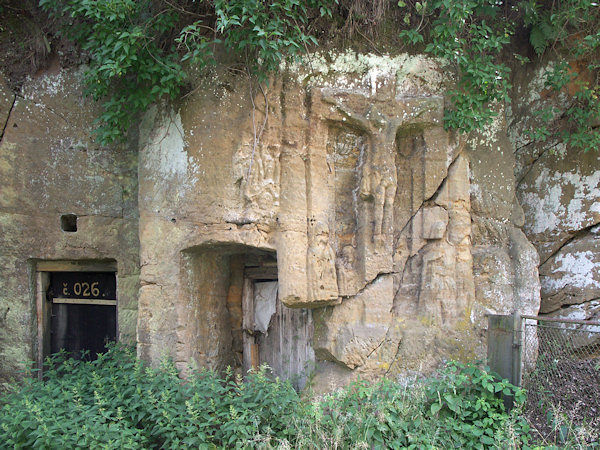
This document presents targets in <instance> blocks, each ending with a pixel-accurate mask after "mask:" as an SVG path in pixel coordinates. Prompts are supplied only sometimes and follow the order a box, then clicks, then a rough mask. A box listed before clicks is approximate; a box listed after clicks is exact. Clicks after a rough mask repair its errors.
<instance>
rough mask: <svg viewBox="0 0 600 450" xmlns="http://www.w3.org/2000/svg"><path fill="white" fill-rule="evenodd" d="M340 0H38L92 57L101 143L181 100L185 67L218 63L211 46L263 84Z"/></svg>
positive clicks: (90, 74)
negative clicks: (149, 111) (156, 106)
mask: <svg viewBox="0 0 600 450" xmlns="http://www.w3.org/2000/svg"><path fill="white" fill-rule="evenodd" d="M333 1H334V0H308V1H305V0H269V1H264V0H214V1H213V2H202V1H201V0H198V1H195V0H188V1H185V0H172V1H171V0H66V1H65V0H40V6H41V7H42V8H43V9H44V10H46V11H47V12H49V13H50V14H51V15H53V16H55V17H58V18H60V19H61V20H62V21H63V23H64V27H63V30H64V33H65V34H66V35H67V37H69V38H70V39H72V40H74V41H75V42H77V43H78V44H79V45H80V46H81V48H82V49H83V50H84V51H86V52H88V53H89V55H90V62H89V69H88V70H87V71H86V72H85V85H86V94H88V95H90V96H92V97H93V98H94V100H97V101H100V102H101V104H102V108H103V112H102V114H101V115H100V117H99V118H98V119H97V123H96V128H95V132H96V135H97V139H98V141H99V142H100V143H101V144H109V143H111V142H115V141H122V140H124V139H125V135H126V131H127V130H128V128H129V127H130V126H131V124H132V123H133V122H134V120H135V118H136V117H137V115H138V114H139V113H140V112H142V111H144V110H145V109H146V108H147V107H148V105H150V104H151V103H153V102H155V101H157V100H158V99H160V98H161V97H169V98H176V97H177V96H178V95H179V94H180V92H181V89H182V87H183V86H184V83H185V81H186V77H187V75H186V71H185V70H184V66H183V64H184V63H185V62H186V61H188V62H190V63H192V64H194V65H195V66H196V67H203V66H206V65H209V64H214V62H215V59H214V53H213V44H215V43H219V42H222V43H223V44H224V45H225V46H226V48H228V49H230V50H231V51H233V52H235V53H237V54H239V55H241V56H242V57H244V58H245V60H246V61H247V62H248V64H249V67H250V72H251V74H252V75H254V76H256V77H257V78H258V81H259V82H265V81H266V79H267V76H268V74H269V73H271V72H273V71H276V70H277V68H278V67H279V65H280V62H281V61H282V60H283V59H284V58H288V57H293V56H294V55H296V54H297V53H298V52H299V51H300V50H301V49H303V48H305V46H306V45H307V44H309V43H316V40H315V38H314V37H313V36H311V35H309V34H308V33H307V32H306V28H307V23H308V21H309V19H310V17H312V16H314V15H316V16H329V17H331V8H330V7H331V5H332V3H333Z"/></svg>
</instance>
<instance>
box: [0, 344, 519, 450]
mask: <svg viewBox="0 0 600 450" xmlns="http://www.w3.org/2000/svg"><path fill="white" fill-rule="evenodd" d="M47 365H48V367H47V370H46V372H45V376H46V380H45V381H38V380H37V379H33V378H32V379H29V380H27V381H26V382H25V383H24V384H23V385H22V386H20V387H16V386H15V388H14V390H13V392H12V393H10V394H8V395H6V396H5V397H4V398H2V406H1V407H0V442H2V443H3V444H4V446H6V447H14V448H130V449H138V448H242V447H244V448H246V447H253V448H254V447H261V448H272V447H274V446H276V445H279V444H281V445H282V446H284V447H285V446H287V448H290V447H294V448H313V449H322V448H360V447H364V448H393V449H394V448H448V447H453V448H459V447H460V448H488V447H493V446H497V447H503V448H506V447H509V446H512V447H519V446H520V445H521V444H526V443H527V439H528V428H527V426H526V425H525V424H524V422H523V419H521V418H519V416H518V415H517V414H516V413H515V412H514V411H517V412H518V409H516V410H513V413H510V414H509V413H507V412H506V411H505V409H504V404H503V401H502V398H501V397H500V394H505V395H512V396H513V397H514V399H515V403H516V404H517V405H518V406H519V405H521V404H522V402H523V399H524V394H523V392H522V391H521V390H519V389H517V388H515V387H514V386H511V385H510V384H508V383H507V382H506V380H499V379H497V378H495V377H494V376H492V375H491V374H490V373H489V371H487V370H484V369H480V368H478V367H477V366H473V365H460V364H450V365H449V366H448V367H447V368H446V369H444V371H443V372H442V374H441V378H435V379H428V380H425V381H424V382H422V383H414V384H413V385H412V386H406V385H401V384H399V383H396V382H392V381H389V380H384V381H382V382H379V383H367V382H365V381H357V382H355V383H353V384H351V385H350V386H348V387H347V388H346V389H343V390H339V391H337V392H335V393H332V394H329V395H326V396H324V397H322V398H318V399H314V400H312V401H310V400H301V399H300V397H299V396H298V394H297V393H296V392H295V391H294V389H293V388H292V386H291V385H290V383H288V382H281V381H279V380H272V379H271V378H270V377H268V376H267V371H266V368H265V367H263V368H261V369H260V370H259V371H258V372H255V373H251V374H249V375H248V376H247V377H246V379H245V380H244V381H242V380H241V379H240V378H239V377H234V376H232V374H231V373H230V372H227V373H225V374H224V376H220V375H219V374H216V373H214V372H207V371H196V372H193V373H191V374H190V376H189V377H188V378H187V379H186V380H182V379H180V378H179V377H178V373H177V370H176V369H175V367H174V365H173V364H172V363H170V362H164V363H163V364H162V365H161V366H160V367H159V368H157V369H152V368H149V367H146V366H144V365H143V364H141V363H140V362H139V361H137V360H136V358H135V354H134V350H133V349H130V348H127V347H122V346H112V347H111V348H110V349H109V350H108V352H107V353H106V354H104V355H101V356H100V357H99V358H98V360H96V361H92V362H89V361H88V362H85V361H76V360H72V359H65V357H64V354H58V355H55V356H53V357H52V358H51V359H49V360H48V362H47Z"/></svg>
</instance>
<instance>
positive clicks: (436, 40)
mask: <svg viewBox="0 0 600 450" xmlns="http://www.w3.org/2000/svg"><path fill="white" fill-rule="evenodd" d="M400 3H402V4H403V5H404V7H405V6H406V4H405V3H404V2H400ZM400 3H399V5H400ZM400 6H401V7H402V5H400ZM414 9H415V14H416V15H418V16H421V18H422V19H421V23H423V21H424V20H423V19H424V18H425V17H428V18H429V19H428V27H427V28H426V29H425V30H424V31H423V33H425V32H426V36H424V35H423V33H420V32H419V31H418V30H415V29H409V30H404V31H402V32H401V33H400V37H401V38H403V39H404V40H405V41H406V42H408V43H411V44H415V43H418V42H428V44H427V46H426V47H425V52H427V53H430V54H431V55H433V56H436V57H439V58H442V59H443V60H444V61H446V62H447V63H449V64H451V65H452V67H453V69H454V71H455V72H456V74H457V83H456V87H455V88H454V89H451V90H449V91H448V92H447V95H448V96H449V97H450V102H451V105H452V106H451V107H448V108H446V111H445V116H444V124H445V126H446V128H450V129H457V130H459V131H461V132H464V133H468V132H470V131H472V130H474V129H477V128H481V127H482V126H484V125H487V124H489V123H491V121H492V120H493V118H494V117H495V116H496V115H497V112H496V111H495V110H494V108H493V107H492V106H491V104H493V103H494V102H496V101H505V100H508V96H507V93H508V89H510V83H509V81H508V76H509V69H508V67H507V66H506V65H504V64H502V63H500V62H498V60H499V55H500V52H501V51H502V49H503V48H504V46H506V45H507V44H508V43H509V42H510V35H511V34H512V33H513V28H512V26H511V24H510V23H509V22H505V21H501V20H498V16H499V15H500V11H501V10H500V4H499V3H498V2H496V1H494V0H465V1H461V2H456V1H449V0H434V1H429V2H423V3H421V2H416V3H415V5H414ZM407 21H408V22H409V23H410V20H407Z"/></svg>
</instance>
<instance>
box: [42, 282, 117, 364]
mask: <svg viewBox="0 0 600 450" xmlns="http://www.w3.org/2000/svg"><path fill="white" fill-rule="evenodd" d="M46 297H47V301H48V302H49V303H51V307H50V311H51V320H50V352H51V353H56V352H58V351H60V350H61V349H64V350H66V351H67V352H68V353H69V354H70V356H72V357H74V358H80V357H81V355H82V352H83V351H86V353H85V354H86V358H89V359H96V358H97V355H98V353H102V352H104V351H106V344H107V343H108V342H111V341H115V340H116V337H117V295H116V274H115V273H114V272H51V273H49V288H48V291H47V294H46Z"/></svg>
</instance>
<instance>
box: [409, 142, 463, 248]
mask: <svg viewBox="0 0 600 450" xmlns="http://www.w3.org/2000/svg"><path fill="white" fill-rule="evenodd" d="M461 154H462V153H458V154H457V155H456V156H455V157H454V159H453V160H452V161H451V162H450V164H449V165H448V169H447V170H446V176H445V177H444V178H443V179H442V181H440V184H439V185H438V186H437V188H436V190H435V192H434V193H433V194H431V195H430V196H429V197H427V198H425V199H423V201H422V202H421V204H420V205H419V207H418V208H417V209H416V210H415V212H414V213H413V214H412V215H411V216H410V218H409V219H408V220H407V221H406V223H405V224H404V226H403V227H402V229H401V230H400V233H399V234H398V238H400V237H401V236H402V235H403V234H404V232H405V231H406V229H407V227H408V226H409V225H411V224H412V221H413V220H414V218H415V217H416V215H417V214H418V213H419V211H421V210H422V209H423V207H424V206H425V205H426V204H427V203H428V202H431V201H432V200H433V199H434V198H435V197H436V196H437V195H438V194H439V193H440V192H441V190H442V189H443V188H444V187H445V186H446V183H447V181H448V176H449V174H450V171H451V170H452V167H453V166H454V165H455V164H456V161H457V160H458V158H459V157H460V156H461ZM439 206H441V207H442V208H444V209H447V208H446V207H445V206H443V205H439Z"/></svg>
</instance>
